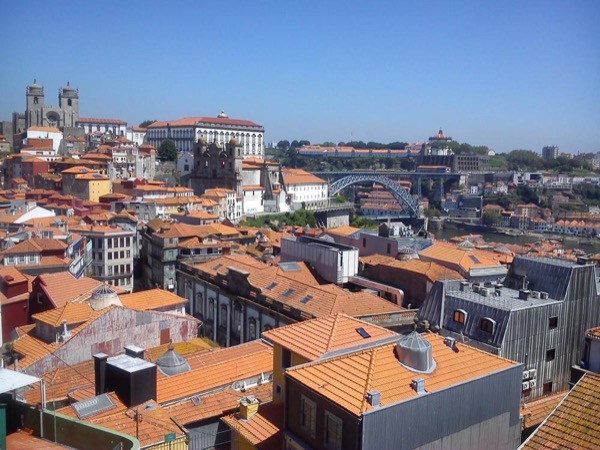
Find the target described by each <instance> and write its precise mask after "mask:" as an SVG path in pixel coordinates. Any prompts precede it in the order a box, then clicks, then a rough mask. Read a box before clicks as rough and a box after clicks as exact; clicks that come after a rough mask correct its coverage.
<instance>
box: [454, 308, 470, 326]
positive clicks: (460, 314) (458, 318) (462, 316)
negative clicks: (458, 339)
mask: <svg viewBox="0 0 600 450" xmlns="http://www.w3.org/2000/svg"><path fill="white" fill-rule="evenodd" d="M452 318H453V319H454V321H455V322H457V323H462V324H464V323H465V322H466V321H467V312H466V311H465V310H463V309H456V310H454V314H453V315H452Z"/></svg>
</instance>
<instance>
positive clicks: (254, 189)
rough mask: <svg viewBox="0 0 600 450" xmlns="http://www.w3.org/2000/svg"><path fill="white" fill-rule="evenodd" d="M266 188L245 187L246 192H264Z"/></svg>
mask: <svg viewBox="0 0 600 450" xmlns="http://www.w3.org/2000/svg"><path fill="white" fill-rule="evenodd" d="M264 190H265V188H264V187H262V186H261V185H246V186H244V191H264Z"/></svg>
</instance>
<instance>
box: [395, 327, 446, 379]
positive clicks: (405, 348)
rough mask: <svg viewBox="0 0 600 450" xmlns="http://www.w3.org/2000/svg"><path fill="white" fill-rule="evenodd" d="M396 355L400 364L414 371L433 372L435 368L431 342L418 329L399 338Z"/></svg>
mask: <svg viewBox="0 0 600 450" xmlns="http://www.w3.org/2000/svg"><path fill="white" fill-rule="evenodd" d="M396 356H397V357H398V361H399V362H400V364H402V365H403V366H404V367H406V368H407V369H409V370H412V371H414V372H424V373H431V372H432V371H433V370H434V369H435V365H436V364H435V360H434V359H433V354H432V349H431V344H430V343H429V342H428V341H427V340H425V339H424V338H423V337H422V336H421V335H420V334H419V333H417V332H416V331H413V332H412V333H410V334H407V335H405V336H402V337H401V338H400V339H399V340H398V342H397V343H396Z"/></svg>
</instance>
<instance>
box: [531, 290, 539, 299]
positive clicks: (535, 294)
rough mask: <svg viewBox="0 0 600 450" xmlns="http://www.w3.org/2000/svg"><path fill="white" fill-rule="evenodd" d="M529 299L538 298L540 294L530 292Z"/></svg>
mask: <svg viewBox="0 0 600 450" xmlns="http://www.w3.org/2000/svg"><path fill="white" fill-rule="evenodd" d="M531 298H540V293H539V292H538V291H531Z"/></svg>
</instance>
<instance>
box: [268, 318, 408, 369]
mask: <svg viewBox="0 0 600 450" xmlns="http://www.w3.org/2000/svg"><path fill="white" fill-rule="evenodd" d="M358 328H362V329H364V330H365V331H366V332H367V333H368V334H369V335H370V337H368V338H366V339H365V338H363V337H362V336H361V335H360V334H359V333H358V332H357V329H358ZM263 336H264V337H265V338H267V339H269V340H271V341H273V342H275V343H276V344H279V345H281V346H282V347H285V348H287V349H288V350H290V351H292V352H294V353H296V354H298V355H300V356H303V357H304V358H306V359H308V360H311V361H312V360H314V359H317V358H320V357H322V356H323V355H325V354H326V353H328V352H332V351H335V350H340V349H343V348H349V347H353V346H355V345H361V344H366V343H370V342H373V341H378V340H380V339H382V338H386V337H388V338H389V337H394V336H398V334H397V333H395V332H393V331H390V330H387V329H385V328H382V327H379V326H377V325H372V324H369V323H366V322H363V321H362V320H358V319H354V318H353V317H350V316H347V315H345V314H341V313H338V314H335V315H330V316H325V317H320V318H318V319H313V320H307V321H304V322H299V323H295V324H292V325H287V326H285V327H280V328H275V329H273V330H269V331H265V332H264V333H263Z"/></svg>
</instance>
